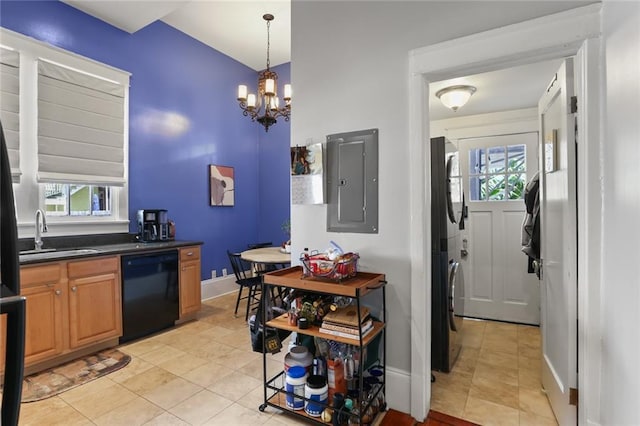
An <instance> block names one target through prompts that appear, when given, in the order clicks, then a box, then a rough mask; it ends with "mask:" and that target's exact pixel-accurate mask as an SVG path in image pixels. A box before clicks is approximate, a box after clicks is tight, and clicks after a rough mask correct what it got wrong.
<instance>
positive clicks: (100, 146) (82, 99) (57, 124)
mask: <svg viewBox="0 0 640 426" xmlns="http://www.w3.org/2000/svg"><path fill="white" fill-rule="evenodd" d="M124 96H125V88H124V86H123V85H122V84H119V83H116V82H113V81H109V80H105V79H102V78H100V77H97V76H94V75H90V74H85V73H81V72H78V71H75V70H72V69H70V68H66V67H63V66H60V65H58V64H55V63H52V62H48V61H45V60H43V59H40V60H39V61H38V182H60V183H85V184H93V185H107V186H122V185H124V182H125V180H124V158H125V155H124V110H125V108H124V100H125V99H124Z"/></svg>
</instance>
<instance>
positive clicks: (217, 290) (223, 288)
mask: <svg viewBox="0 0 640 426" xmlns="http://www.w3.org/2000/svg"><path fill="white" fill-rule="evenodd" d="M200 285H201V286H202V300H207V299H213V298H214V297H218V296H222V295H223V294H227V293H231V292H233V291H237V290H238V284H236V277H235V275H225V276H223V277H217V278H210V279H208V280H204V281H202V282H201V283H200Z"/></svg>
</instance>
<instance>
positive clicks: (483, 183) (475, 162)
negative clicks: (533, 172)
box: [469, 144, 527, 201]
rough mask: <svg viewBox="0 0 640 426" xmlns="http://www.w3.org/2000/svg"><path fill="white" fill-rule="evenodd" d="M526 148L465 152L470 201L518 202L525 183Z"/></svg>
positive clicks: (516, 146)
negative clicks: (467, 160) (467, 154)
mask: <svg viewBox="0 0 640 426" xmlns="http://www.w3.org/2000/svg"><path fill="white" fill-rule="evenodd" d="M525 159H526V146H525V145H523V144H520V145H507V146H492V147H489V148H474V149H471V150H470V151H469V196H470V198H471V201H502V200H518V199H521V198H523V197H524V188H525V185H526V182H527V170H526V161H525Z"/></svg>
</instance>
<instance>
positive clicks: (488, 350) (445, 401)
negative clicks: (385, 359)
mask: <svg viewBox="0 0 640 426" xmlns="http://www.w3.org/2000/svg"><path fill="white" fill-rule="evenodd" d="M463 330H464V337H463V340H462V350H461V352H460V358H459V359H458V361H457V362H456V364H455V365H454V368H453V371H452V372H451V373H449V374H445V373H439V372H435V373H434V374H435V376H436V382H435V383H434V384H433V386H432V388H431V391H432V395H431V409H433V410H436V411H440V412H442V413H445V414H449V415H451V416H454V417H459V418H462V419H465V420H469V421H472V422H475V423H479V424H482V425H486V426H489V425H522V426H525V425H526V426H528V425H535V426H546V425H557V423H556V420H555V417H554V415H553V413H552V411H551V406H550V405H549V402H548V400H547V397H546V395H545V394H544V393H543V391H542V389H541V383H540V359H541V351H540V329H539V328H538V327H531V326H525V325H515V324H507V323H500V322H495V321H476V320H471V319H465V320H464V323H463Z"/></svg>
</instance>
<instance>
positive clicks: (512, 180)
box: [507, 173, 527, 200]
mask: <svg viewBox="0 0 640 426" xmlns="http://www.w3.org/2000/svg"><path fill="white" fill-rule="evenodd" d="M526 185H527V182H526V175H525V174H524V173H521V174H513V175H508V177H507V187H508V193H509V197H508V198H509V199H510V200H518V199H520V198H524V188H525V186H526Z"/></svg>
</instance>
